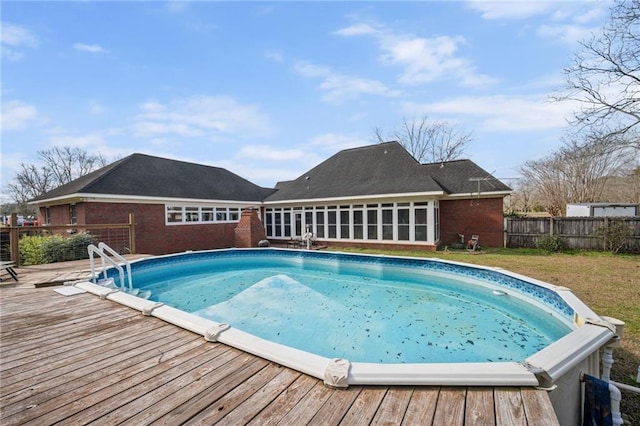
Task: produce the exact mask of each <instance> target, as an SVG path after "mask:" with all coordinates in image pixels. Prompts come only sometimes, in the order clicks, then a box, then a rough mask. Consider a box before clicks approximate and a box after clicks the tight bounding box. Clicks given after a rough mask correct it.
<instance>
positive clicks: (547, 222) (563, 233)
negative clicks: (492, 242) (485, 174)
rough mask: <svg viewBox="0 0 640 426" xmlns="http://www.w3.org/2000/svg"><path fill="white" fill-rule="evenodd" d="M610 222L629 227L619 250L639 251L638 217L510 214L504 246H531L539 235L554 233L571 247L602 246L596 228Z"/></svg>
mask: <svg viewBox="0 0 640 426" xmlns="http://www.w3.org/2000/svg"><path fill="white" fill-rule="evenodd" d="M613 222H622V223H624V225H625V226H626V227H628V228H630V229H631V235H630V236H629V237H628V238H627V241H626V244H625V245H624V247H623V249H622V250H621V251H625V252H640V217H627V218H611V217H522V218H514V217H509V218H506V219H505V246H506V247H508V248H534V247H536V243H537V241H538V240H539V239H541V238H543V237H553V236H557V237H560V238H562V239H563V240H564V242H565V243H566V244H567V246H568V248H570V249H578V250H602V249H603V248H604V244H605V242H604V240H603V238H602V237H601V236H599V235H598V229H599V228H602V227H603V226H608V225H610V224H611V223H613Z"/></svg>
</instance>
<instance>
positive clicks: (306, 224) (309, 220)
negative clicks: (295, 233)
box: [304, 209, 314, 234]
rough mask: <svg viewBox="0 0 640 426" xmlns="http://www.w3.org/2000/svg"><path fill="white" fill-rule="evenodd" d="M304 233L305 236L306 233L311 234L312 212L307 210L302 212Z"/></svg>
mask: <svg viewBox="0 0 640 426" xmlns="http://www.w3.org/2000/svg"><path fill="white" fill-rule="evenodd" d="M304 228H305V229H304V233H305V234H306V233H307V232H311V233H312V234H313V233H314V232H313V212H312V211H311V210H309V209H307V210H306V211H305V212H304Z"/></svg>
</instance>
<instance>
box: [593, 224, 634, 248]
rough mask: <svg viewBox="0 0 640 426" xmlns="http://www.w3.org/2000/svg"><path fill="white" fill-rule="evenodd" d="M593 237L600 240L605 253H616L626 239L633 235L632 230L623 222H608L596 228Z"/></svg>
mask: <svg viewBox="0 0 640 426" xmlns="http://www.w3.org/2000/svg"><path fill="white" fill-rule="evenodd" d="M595 235H596V237H598V238H601V239H602V246H603V248H604V250H605V251H609V252H611V253H618V252H619V251H620V250H622V248H623V247H624V245H625V244H626V242H627V239H628V238H629V237H630V236H631V235H633V230H632V229H631V227H629V226H627V225H626V224H625V223H624V221H623V220H608V221H607V222H605V224H604V225H602V226H599V227H598V228H596V230H595Z"/></svg>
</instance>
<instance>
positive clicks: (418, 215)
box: [413, 203, 427, 241]
mask: <svg viewBox="0 0 640 426" xmlns="http://www.w3.org/2000/svg"><path fill="white" fill-rule="evenodd" d="M425 204H426V203H425ZM413 215H414V222H415V233H416V234H415V240H416V241H427V208H426V207H422V205H421V203H416V206H415V209H414V213H413Z"/></svg>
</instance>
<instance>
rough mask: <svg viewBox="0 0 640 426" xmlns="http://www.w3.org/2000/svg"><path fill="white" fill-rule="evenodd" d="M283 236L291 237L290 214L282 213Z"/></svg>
mask: <svg viewBox="0 0 640 426" xmlns="http://www.w3.org/2000/svg"><path fill="white" fill-rule="evenodd" d="M284 236H285V237H290V236H291V213H290V212H285V213H284Z"/></svg>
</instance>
